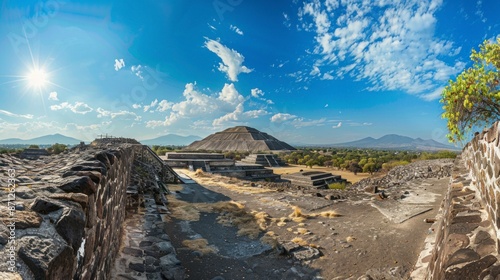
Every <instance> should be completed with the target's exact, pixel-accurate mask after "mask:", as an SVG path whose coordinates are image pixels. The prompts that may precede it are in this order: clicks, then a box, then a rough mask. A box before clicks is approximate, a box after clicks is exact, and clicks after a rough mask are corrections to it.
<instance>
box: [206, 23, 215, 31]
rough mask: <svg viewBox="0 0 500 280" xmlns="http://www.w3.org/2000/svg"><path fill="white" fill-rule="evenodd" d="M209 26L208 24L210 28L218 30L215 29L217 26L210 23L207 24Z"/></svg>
mask: <svg viewBox="0 0 500 280" xmlns="http://www.w3.org/2000/svg"><path fill="white" fill-rule="evenodd" d="M207 24H208V27H210V29H212V30H217V28H215V26H213V25H211V24H210V23H207Z"/></svg>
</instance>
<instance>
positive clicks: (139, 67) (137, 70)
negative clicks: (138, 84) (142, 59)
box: [130, 65, 144, 80]
mask: <svg viewBox="0 0 500 280" xmlns="http://www.w3.org/2000/svg"><path fill="white" fill-rule="evenodd" d="M143 68H144V67H142V65H132V67H130V70H132V72H133V73H134V74H135V75H136V76H137V77H139V78H140V79H141V80H144V77H143V76H142V73H143V70H144V69H143Z"/></svg>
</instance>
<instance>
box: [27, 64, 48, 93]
mask: <svg viewBox="0 0 500 280" xmlns="http://www.w3.org/2000/svg"><path fill="white" fill-rule="evenodd" d="M48 78H49V77H48V74H47V72H46V71H45V70H44V69H42V68H37V69H32V70H31V71H30V72H29V73H28V75H26V79H27V81H28V85H29V87H31V88H37V89H41V88H43V87H45V86H46V85H47V84H48V83H49V80H48Z"/></svg>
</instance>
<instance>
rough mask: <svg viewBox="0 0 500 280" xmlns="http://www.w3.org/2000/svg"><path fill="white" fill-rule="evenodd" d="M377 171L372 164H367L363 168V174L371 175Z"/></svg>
mask: <svg viewBox="0 0 500 280" xmlns="http://www.w3.org/2000/svg"><path fill="white" fill-rule="evenodd" d="M375 171H377V166H376V165H375V163H373V162H368V163H366V164H365V165H364V166H363V172H365V173H370V175H371V174H373V172H375Z"/></svg>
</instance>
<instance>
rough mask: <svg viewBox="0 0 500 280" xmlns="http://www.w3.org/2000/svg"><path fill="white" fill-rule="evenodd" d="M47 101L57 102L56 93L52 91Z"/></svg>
mask: <svg viewBox="0 0 500 280" xmlns="http://www.w3.org/2000/svg"><path fill="white" fill-rule="evenodd" d="M49 100H54V101H59V98H57V92H55V91H53V92H51V93H49Z"/></svg>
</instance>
